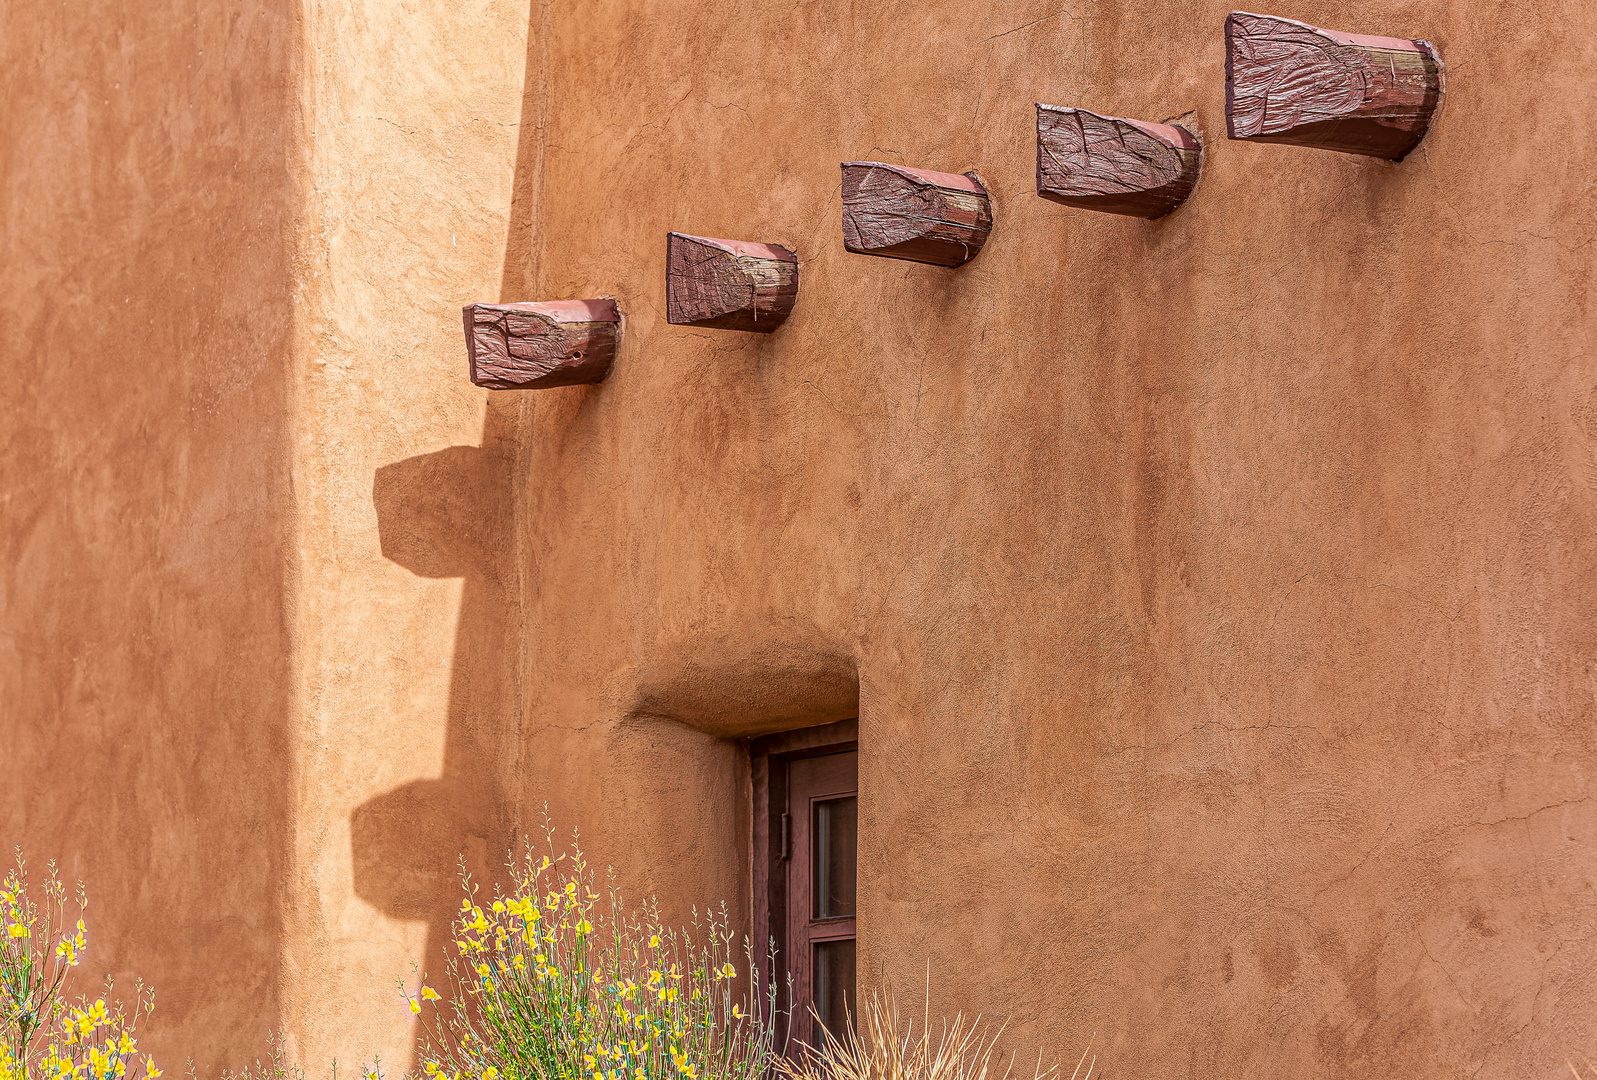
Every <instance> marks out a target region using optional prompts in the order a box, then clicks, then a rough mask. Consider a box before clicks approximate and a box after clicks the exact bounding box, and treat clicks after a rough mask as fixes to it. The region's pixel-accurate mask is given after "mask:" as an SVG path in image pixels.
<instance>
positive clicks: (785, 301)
mask: <svg viewBox="0 0 1597 1080" xmlns="http://www.w3.org/2000/svg"><path fill="white" fill-rule="evenodd" d="M798 288H799V279H798V256H797V255H795V254H793V253H792V252H791V251H789V250H788V249H787V248H785V247H782V246H781V245H780V244H756V243H752V242H750V241H747V240H717V239H715V238H714V237H709V236H689V235H688V234H687V233H678V232H674V233H671V234H670V236H669V237H668V238H667V240H666V255H665V317H666V321H667V322H670V323H674V324H676V325H677V326H708V327H713V328H715V329H717V330H747V331H750V332H752V333H756V334H769V333H770V332H771V331H773V330H775V329H776V328H777V327H778V326H781V325H782V322H783V320H785V319H786V318H787V317H788V314H789V313H791V312H792V310H793V303H794V301H796V300H797V299H798Z"/></svg>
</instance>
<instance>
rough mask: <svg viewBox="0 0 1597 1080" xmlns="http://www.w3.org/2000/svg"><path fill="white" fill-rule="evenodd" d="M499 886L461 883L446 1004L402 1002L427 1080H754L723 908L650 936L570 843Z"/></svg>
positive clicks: (646, 912)
mask: <svg viewBox="0 0 1597 1080" xmlns="http://www.w3.org/2000/svg"><path fill="white" fill-rule="evenodd" d="M510 876H511V879H512V880H511V886H510V889H509V891H508V892H503V891H502V892H498V893H496V894H495V896H494V898H493V899H492V900H491V901H486V900H482V901H479V898H478V895H477V888H476V886H474V885H473V884H472V883H471V881H470V879H469V878H463V882H464V885H465V889H466V896H465V898H464V899H463V900H462V901H461V906H460V912H459V914H458V916H457V918H456V920H455V924H454V929H455V934H454V937H455V941H454V947H453V949H452V950H451V952H450V955H449V968H448V981H447V989H448V991H449V993H448V995H447V999H446V997H445V995H440V994H439V993H438V992H437V991H436V990H434V989H433V988H432V987H431V986H428V985H426V984H425V980H424V981H423V984H422V985H421V986H420V987H419V989H418V990H417V992H416V993H415V994H414V995H408V994H407V997H408V1001H409V1006H410V1010H411V1012H413V1013H417V1014H421V1015H422V1028H423V1050H422V1065H423V1068H424V1069H425V1071H426V1073H427V1076H428V1077H429V1078H430V1080H763V1078H764V1077H765V1075H766V1071H767V1068H768V1067H769V1066H770V1064H771V1062H772V1059H773V1058H774V1056H775V1052H776V1051H775V1046H774V1040H775V1024H774V1020H775V1013H776V1009H775V1001H776V992H775V987H774V986H771V985H769V980H766V979H764V978H762V975H761V972H760V970H759V968H760V965H759V964H757V963H755V962H754V954H753V950H752V949H751V948H750V947H749V945H748V943H747V941H746V940H745V941H744V942H743V944H742V947H741V949H739V950H736V951H737V952H739V953H740V954H741V955H737V956H734V955H733V953H734V948H733V946H734V942H733V940H732V935H731V934H730V932H729V930H728V923H727V915H726V910H725V907H724V905H723V907H722V909H721V910H720V911H719V912H710V913H706V914H705V915H703V916H701V915H699V914H698V912H697V911H695V914H694V924H693V926H692V927H690V928H675V927H666V926H663V925H661V922H660V919H659V914H658V907H657V905H655V904H654V903H652V902H650V903H647V904H645V905H643V906H642V907H639V908H635V909H630V910H629V909H627V908H626V907H625V906H624V905H623V903H622V900H621V897H620V895H619V893H618V892H617V891H616V889H615V886H614V883H613V882H612V883H611V884H610V886H609V887H608V889H607V893H608V895H607V896H606V897H604V898H601V897H600V895H599V893H598V892H596V891H595V890H594V887H593V876H592V874H591V872H590V868H589V866H588V864H587V863H586V862H585V861H584V859H583V856H582V852H581V850H580V848H579V847H578V846H577V845H576V844H573V845H572V847H571V849H570V850H568V851H564V852H557V851H555V847H554V844H553V843H552V842H551V844H550V849H549V854H548V855H544V856H542V857H541V858H536V857H535V856H534V855H533V854H531V853H530V852H529V853H528V854H527V855H526V856H525V857H524V858H523V860H522V861H521V862H520V863H519V864H516V865H514V866H512V867H511V875H510ZM0 1080H3V1078H0Z"/></svg>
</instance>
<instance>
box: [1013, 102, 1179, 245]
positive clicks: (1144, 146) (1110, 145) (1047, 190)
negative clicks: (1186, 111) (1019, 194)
mask: <svg viewBox="0 0 1597 1080" xmlns="http://www.w3.org/2000/svg"><path fill="white" fill-rule="evenodd" d="M1202 153H1203V151H1202V149H1201V148H1200V147H1199V145H1198V140H1197V138H1196V137H1195V136H1193V134H1192V133H1191V132H1190V131H1188V130H1187V129H1186V128H1184V127H1180V126H1178V125H1175V124H1150V123H1147V122H1146V121H1143V120H1129V119H1127V118H1125V117H1123V116H1101V115H1099V114H1098V113H1095V112H1088V111H1087V110H1086V109H1067V108H1061V107H1060V106H1058V105H1044V104H1042V103H1040V102H1039V103H1038V105H1037V194H1038V195H1041V196H1042V197H1043V198H1045V199H1049V200H1052V201H1053V202H1057V203H1063V204H1065V205H1066V206H1079V207H1081V208H1082V209H1085V210H1102V211H1104V212H1105V213H1109V214H1129V215H1131V216H1132V217H1144V218H1159V217H1164V216H1165V215H1166V214H1168V213H1170V211H1172V210H1174V209H1175V208H1176V207H1178V206H1180V205H1181V204H1182V202H1183V201H1185V200H1186V197H1187V196H1188V195H1190V194H1192V188H1193V186H1194V185H1195V184H1196V183H1197V182H1198V166H1199V163H1200V157H1201V155H1202Z"/></svg>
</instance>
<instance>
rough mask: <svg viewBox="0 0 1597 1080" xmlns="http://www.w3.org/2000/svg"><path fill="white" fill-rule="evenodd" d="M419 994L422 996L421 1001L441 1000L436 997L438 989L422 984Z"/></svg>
mask: <svg viewBox="0 0 1597 1080" xmlns="http://www.w3.org/2000/svg"><path fill="white" fill-rule="evenodd" d="M421 996H422V1000H423V1001H439V1000H441V999H440V998H439V997H438V991H436V990H434V989H433V988H432V987H430V986H424V987H422V988H421Z"/></svg>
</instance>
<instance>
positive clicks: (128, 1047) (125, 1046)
mask: <svg viewBox="0 0 1597 1080" xmlns="http://www.w3.org/2000/svg"><path fill="white" fill-rule="evenodd" d="M116 1048H117V1050H118V1051H120V1052H121V1053H124V1054H131V1053H133V1036H131V1035H129V1034H128V1033H127V1032H125V1031H124V1032H123V1033H122V1041H121V1042H119V1043H117V1046H116Z"/></svg>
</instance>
